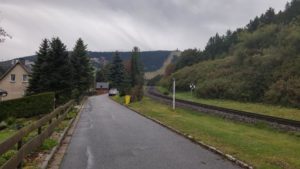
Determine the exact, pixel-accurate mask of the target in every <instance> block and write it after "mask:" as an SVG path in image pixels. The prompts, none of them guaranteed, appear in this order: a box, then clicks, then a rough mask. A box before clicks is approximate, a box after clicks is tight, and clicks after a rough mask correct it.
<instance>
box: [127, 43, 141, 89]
mask: <svg viewBox="0 0 300 169" xmlns="http://www.w3.org/2000/svg"><path fill="white" fill-rule="evenodd" d="M130 65H131V76H130V78H131V86H132V87H134V86H136V85H143V83H144V74H143V66H142V63H141V62H140V51H139V48H138V47H134V48H133V50H132V54H131V64H130Z"/></svg>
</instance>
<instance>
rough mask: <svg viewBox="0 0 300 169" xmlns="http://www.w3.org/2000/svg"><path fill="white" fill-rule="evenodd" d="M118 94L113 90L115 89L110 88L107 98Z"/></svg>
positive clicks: (116, 90)
mask: <svg viewBox="0 0 300 169" xmlns="http://www.w3.org/2000/svg"><path fill="white" fill-rule="evenodd" d="M118 93H119V91H118V89H115V88H111V89H109V91H108V95H109V96H115V95H117V94H118Z"/></svg>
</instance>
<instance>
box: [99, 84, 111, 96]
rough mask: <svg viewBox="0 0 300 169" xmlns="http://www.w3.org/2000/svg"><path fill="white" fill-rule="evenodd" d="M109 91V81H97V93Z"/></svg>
mask: <svg viewBox="0 0 300 169" xmlns="http://www.w3.org/2000/svg"><path fill="white" fill-rule="evenodd" d="M108 91H109V83H108V82H97V83H96V92H97V94H105V93H108Z"/></svg>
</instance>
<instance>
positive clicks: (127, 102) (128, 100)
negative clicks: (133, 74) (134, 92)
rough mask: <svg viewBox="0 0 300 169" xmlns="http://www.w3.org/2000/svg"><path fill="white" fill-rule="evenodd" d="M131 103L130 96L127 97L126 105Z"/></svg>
mask: <svg viewBox="0 0 300 169" xmlns="http://www.w3.org/2000/svg"><path fill="white" fill-rule="evenodd" d="M129 103H130V95H126V96H125V104H126V105H128V104H129Z"/></svg>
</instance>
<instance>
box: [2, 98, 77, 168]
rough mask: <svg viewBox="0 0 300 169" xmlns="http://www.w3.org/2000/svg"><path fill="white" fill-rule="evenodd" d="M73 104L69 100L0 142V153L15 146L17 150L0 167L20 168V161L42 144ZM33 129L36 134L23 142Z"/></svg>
mask: <svg viewBox="0 0 300 169" xmlns="http://www.w3.org/2000/svg"><path fill="white" fill-rule="evenodd" d="M73 104H74V101H73V100H72V101H69V102H68V103H66V104H65V105H63V106H60V107H58V108H56V109H55V110H54V111H53V112H51V113H50V114H47V115H45V116H44V117H43V118H41V119H40V120H38V121H36V122H34V123H33V124H31V125H29V126H27V127H24V128H22V129H20V130H19V131H18V132H17V133H16V134H14V135H13V136H12V137H10V138H8V139H7V140H5V141H4V142H2V143H1V144H0V155H2V154H4V153H5V152H7V151H8V150H11V149H14V148H17V150H18V151H17V153H16V154H15V155H14V156H13V157H12V158H10V159H9V160H8V161H7V162H6V163H5V164H4V165H2V166H1V169H14V168H22V161H23V159H24V158H25V157H26V155H27V154H29V153H31V152H32V151H34V150H35V149H36V148H38V147H40V146H41V145H42V143H43V141H44V140H45V139H46V138H48V137H49V136H50V135H51V134H52V132H53V131H54V129H55V128H56V127H57V126H58V124H59V123H60V122H61V121H62V120H64V119H65V117H66V115H67V114H68V112H69V110H70V109H71V108H72V106H73ZM43 127H44V128H43ZM33 131H37V133H38V134H37V135H36V136H35V137H33V138H32V139H30V140H29V141H27V142H26V143H24V142H23V141H24V137H26V136H28V135H29V133H31V132H33Z"/></svg>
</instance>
